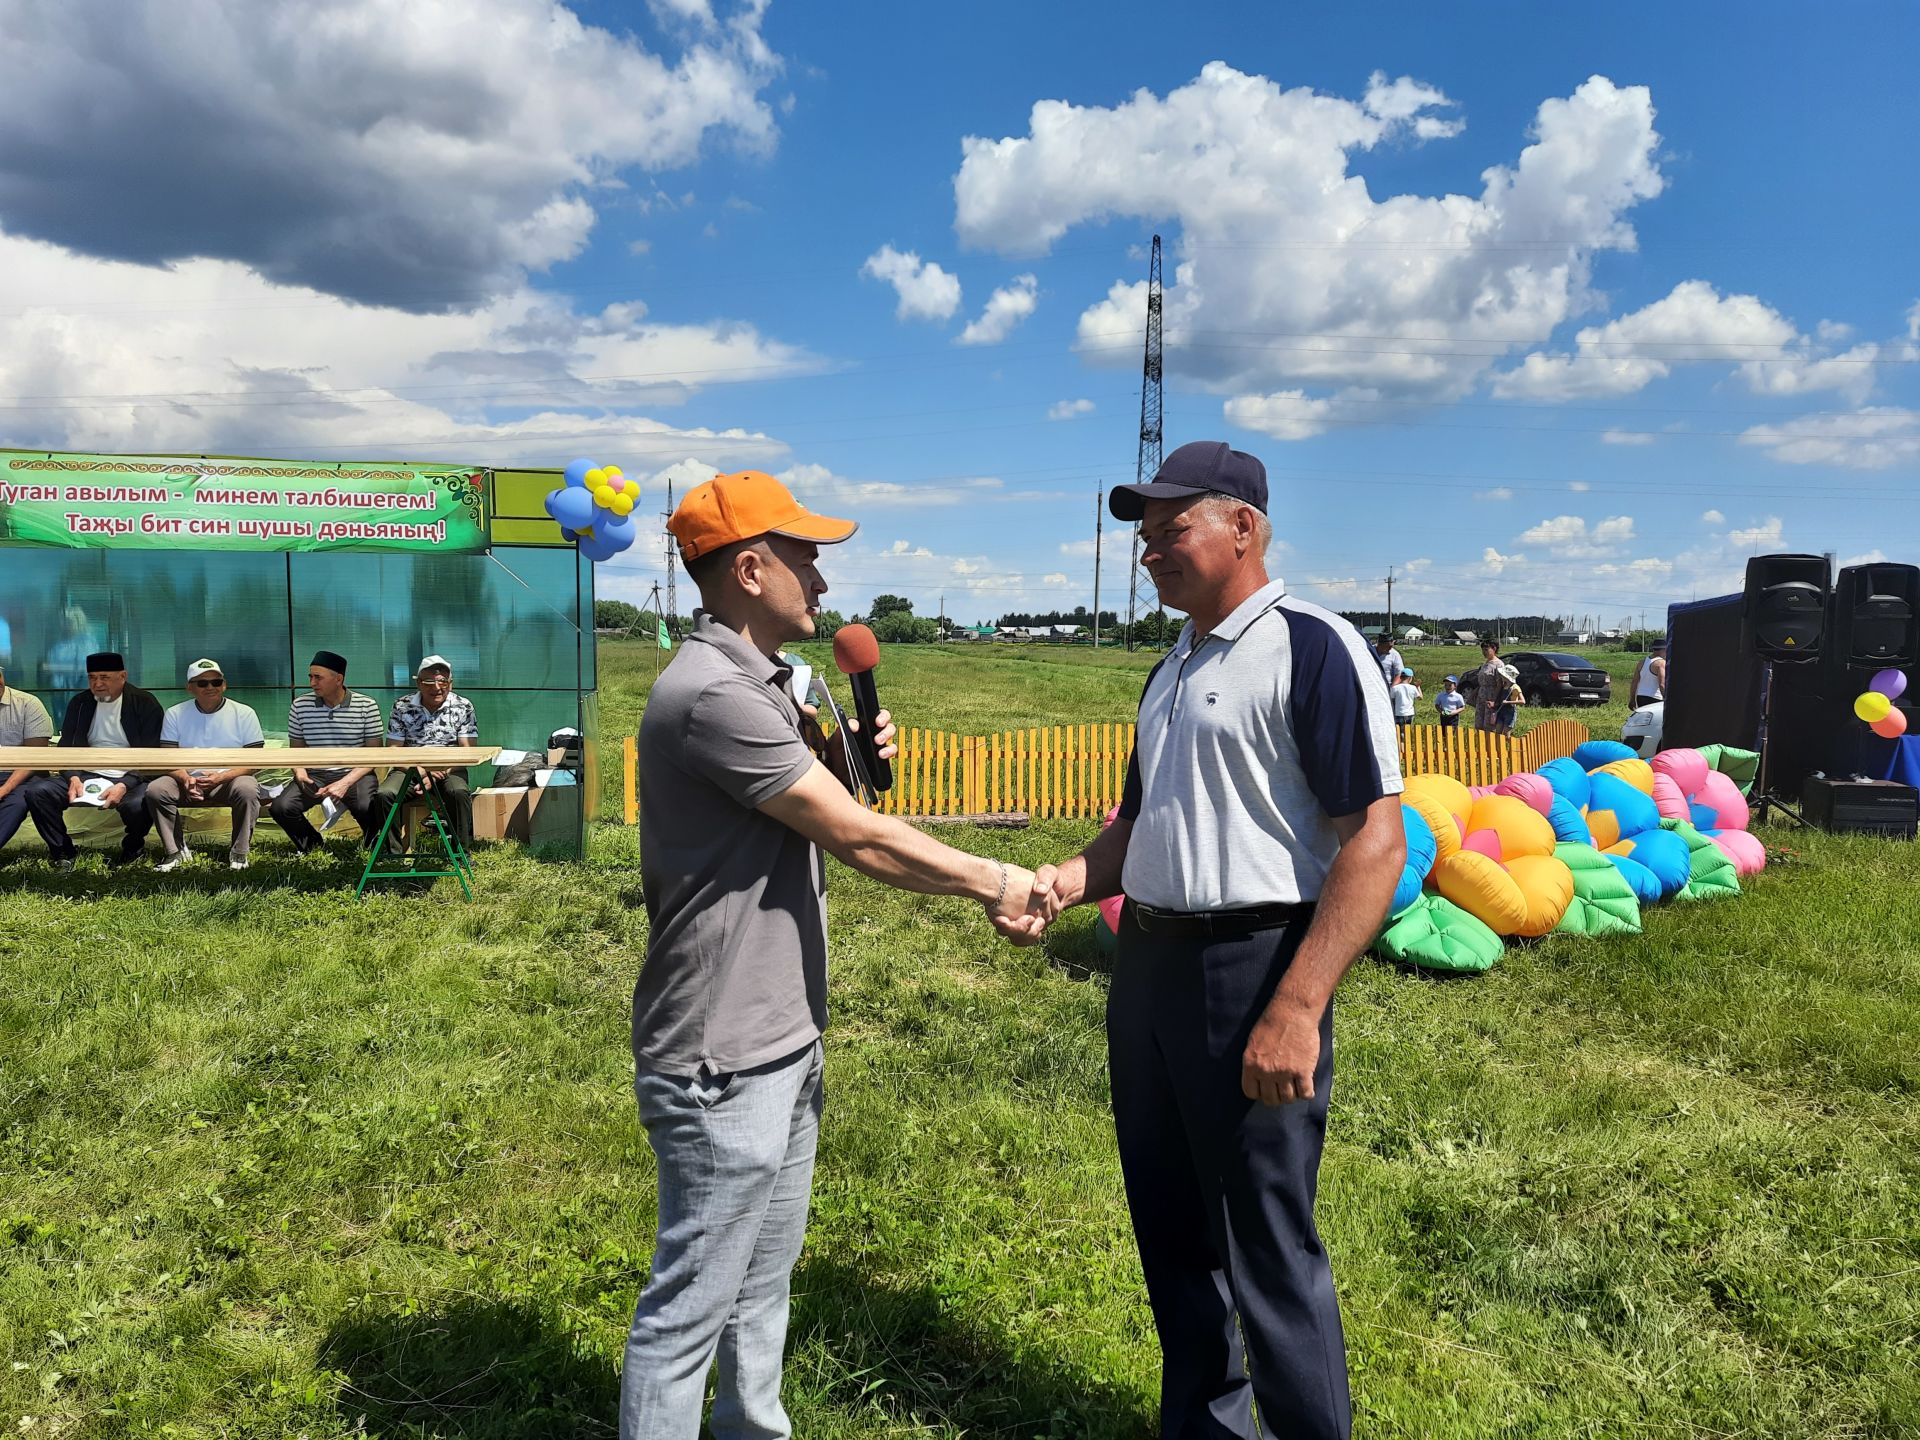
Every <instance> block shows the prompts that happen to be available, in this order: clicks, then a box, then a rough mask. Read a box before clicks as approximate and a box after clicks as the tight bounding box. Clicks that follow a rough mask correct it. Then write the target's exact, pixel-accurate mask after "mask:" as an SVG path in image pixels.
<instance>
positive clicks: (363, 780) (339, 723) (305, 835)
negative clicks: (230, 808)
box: [267, 650, 382, 855]
mask: <svg viewBox="0 0 1920 1440" xmlns="http://www.w3.org/2000/svg"><path fill="white" fill-rule="evenodd" d="M307 683H308V684H309V685H311V686H312V687H313V693H312V694H311V695H302V696H301V697H300V698H299V699H298V700H295V701H294V702H293V708H292V709H290V710H289V711H288V712H287V744H288V745H289V746H291V747H292V748H293V749H295V750H304V749H307V748H308V747H313V748H315V749H325V748H330V747H334V746H354V745H368V746H377V745H379V744H381V743H382V741H381V735H380V707H379V706H378V705H377V704H375V703H374V700H373V697H372V696H370V695H362V694H361V693H360V692H359V691H358V690H349V689H348V688H347V658H346V656H344V655H342V654H341V653H340V652H339V651H337V650H322V651H320V652H319V653H317V654H316V655H315V656H314V657H313V663H312V664H311V665H309V666H308V667H307ZM373 760H374V757H373V756H371V755H370V756H368V757H367V763H366V764H365V765H356V766H354V767H353V768H352V769H351V770H339V769H332V768H329V769H309V768H308V767H307V766H304V765H295V766H294V767H293V783H292V784H290V785H288V786H287V787H286V788H285V789H284V790H282V791H281V792H280V793H279V794H278V795H276V796H274V797H273V803H272V804H271V805H269V806H268V807H267V813H268V814H269V815H271V816H273V818H274V820H275V821H276V822H277V823H278V824H279V826H280V828H281V829H282V830H284V831H286V832H287V838H288V839H290V840H291V841H293V848H294V850H295V852H296V853H298V854H301V855H305V854H307V853H308V852H310V851H312V850H314V849H316V848H318V846H319V844H320V832H319V831H318V830H316V829H314V828H313V825H312V822H310V821H309V820H308V819H307V811H308V810H310V809H312V808H313V807H314V806H315V805H318V804H320V803H321V802H322V801H323V800H331V801H332V802H333V803H334V804H335V805H344V806H346V807H347V809H348V810H349V811H351V812H352V813H353V818H354V819H355V820H356V821H357V822H359V825H360V829H361V831H362V832H363V833H364V834H365V836H366V842H367V844H368V845H371V844H373V837H374V836H375V835H376V834H378V833H379V824H378V822H377V821H375V819H374V817H373Z"/></svg>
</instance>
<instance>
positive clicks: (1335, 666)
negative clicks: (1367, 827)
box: [1120, 580, 1404, 912]
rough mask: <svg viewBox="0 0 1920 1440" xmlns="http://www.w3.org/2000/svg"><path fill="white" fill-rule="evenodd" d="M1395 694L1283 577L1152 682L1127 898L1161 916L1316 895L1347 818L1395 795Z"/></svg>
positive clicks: (1131, 787) (1125, 807) (1132, 788)
mask: <svg viewBox="0 0 1920 1440" xmlns="http://www.w3.org/2000/svg"><path fill="white" fill-rule="evenodd" d="M1403 788H1404V787H1403V786H1402V784H1401V780H1400V758H1399V749H1398V742H1397V741H1396V740H1395V738H1394V730H1393V715H1392V712H1391V709H1390V707H1389V704H1388V700H1387V687H1386V683H1385V681H1384V680H1383V679H1382V677H1381V672H1380V667H1379V665H1378V663H1377V661H1376V659H1375V657H1374V656H1373V655H1372V654H1371V653H1370V652H1369V651H1368V649H1367V644H1366V642H1365V641H1364V640H1362V639H1361V638H1360V633H1359V632H1358V631H1357V630H1355V629H1354V628H1353V626H1351V625H1349V624H1348V623H1347V622H1346V621H1345V620H1342V619H1341V618H1340V617H1339V616H1338V615H1335V614H1333V613H1332V612H1330V611H1327V610H1322V609H1321V608H1320V607H1319V606H1318V605H1311V604H1308V603H1307V602H1306V601H1304V600H1296V599H1294V598H1293V597H1292V596H1290V595H1288V594H1287V593H1286V587H1285V586H1284V585H1283V584H1282V583H1281V582H1280V581H1278V580H1273V581H1270V582H1268V583H1267V584H1266V585H1264V586H1262V587H1261V588H1260V589H1259V590H1257V591H1255V592H1254V593H1253V594H1252V595H1250V596H1249V597H1248V598H1247V599H1246V600H1245V601H1244V602H1243V603H1242V604H1241V605H1240V606H1239V608H1237V609H1236V610H1235V611H1234V612H1233V613H1232V614H1231V615H1229V616H1228V617H1227V618H1226V619H1225V620H1223V621H1221V622H1220V624H1219V626H1218V627H1217V628H1216V629H1215V630H1214V631H1213V633H1212V634H1210V635H1208V636H1207V637H1206V638H1205V639H1204V640H1199V641H1196V640H1195V638H1194V633H1193V622H1192V621H1191V620H1189V621H1188V622H1187V625H1186V628H1185V629H1184V630H1182V631H1181V632H1180V638H1179V640H1178V641H1177V642H1176V643H1175V644H1174V647H1173V649H1172V650H1171V651H1169V652H1168V653H1167V656H1166V658H1165V659H1164V660H1162V661H1161V662H1160V664H1159V665H1157V666H1156V667H1155V668H1154V672H1153V674H1152V675H1151V676H1149V677H1148V680H1147V688H1146V693H1145V694H1144V695H1143V696H1141V699H1140V724H1139V728H1138V731H1137V735H1136V742H1135V749H1134V752H1133V760H1132V763H1131V764H1130V765H1129V767H1128V774H1127V787H1126V794H1125V796H1124V797H1123V798H1122V800H1121V802H1120V814H1121V816H1122V817H1123V818H1125V819H1128V820H1131V821H1133V834H1132V837H1131V838H1130V839H1129V841H1128V844H1127V859H1126V866H1125V869H1124V871H1123V874H1122V888H1123V889H1124V890H1125V891H1126V893H1127V894H1128V895H1129V896H1131V897H1132V898H1133V899H1134V900H1136V901H1138V902H1140V903H1142V904H1145V905H1152V906H1155V907H1157V908H1159V909H1163V910H1181V911H1189V912H1191V911H1201V910H1230V909H1239V908H1242V907H1251V906H1258V905H1274V904H1285V903H1290V902H1296V901H1302V900H1315V899H1318V898H1319V895H1320V887H1321V886H1322V885H1323V884H1324V883H1325V881H1326V878H1327V872H1328V870H1330V869H1332V867H1333V861H1334V857H1335V856H1336V855H1338V854H1339V853H1340V836H1339V834H1338V832H1337V831H1335V829H1334V828H1333V822H1334V820H1336V819H1339V818H1342V817H1345V816H1349V815H1357V814H1358V813H1359V812H1360V811H1362V810H1365V809H1366V808H1367V807H1368V806H1369V805H1371V804H1372V803H1373V802H1374V801H1376V800H1378V799H1380V798H1382V797H1383V796H1387V795H1397V794H1399V793H1400V791H1401V790H1402V789H1403Z"/></svg>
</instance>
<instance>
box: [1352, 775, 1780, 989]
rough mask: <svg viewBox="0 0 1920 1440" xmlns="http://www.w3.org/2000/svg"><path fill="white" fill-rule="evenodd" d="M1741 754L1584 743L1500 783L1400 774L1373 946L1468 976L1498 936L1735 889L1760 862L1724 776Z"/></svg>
mask: <svg viewBox="0 0 1920 1440" xmlns="http://www.w3.org/2000/svg"><path fill="white" fill-rule="evenodd" d="M1747 758H1748V757H1747V756H1746V754H1745V752H1742V751H1736V750H1730V749H1716V750H1714V751H1712V752H1703V751H1699V750H1669V751H1665V752H1662V753H1661V754H1660V755H1659V756H1657V757H1656V758H1655V759H1654V760H1653V761H1652V762H1648V761H1645V760H1641V759H1640V758H1639V757H1638V756H1636V755H1635V754H1634V752H1633V750H1632V749H1631V748H1630V747H1628V746H1626V745H1623V744H1620V743H1618V742H1616V741H1612V740H1593V741H1589V742H1587V743H1586V744H1584V745H1582V746H1580V748H1579V749H1577V750H1575V751H1574V753H1573V754H1572V755H1571V756H1569V757H1567V758H1565V759H1560V760H1553V761H1550V762H1549V763H1547V764H1546V765H1543V766H1542V767H1541V768H1540V770H1539V771H1538V773H1532V772H1527V773H1522V774H1517V775H1509V776H1508V777H1507V778H1506V779H1504V780H1502V781H1501V782H1500V783H1499V784H1498V785H1492V786H1480V787H1475V788H1472V789H1470V788H1468V787H1467V786H1465V785H1462V784H1461V783H1460V782H1459V781H1457V780H1454V779H1452V778H1450V777H1448V776H1445V775H1415V776H1413V777H1411V778H1410V779H1409V780H1408V781H1407V788H1406V793H1405V794H1404V795H1402V796H1401V821H1402V823H1403V824H1404V825H1405V827H1406V833H1407V862H1406V867H1405V869H1404V870H1403V872H1402V874H1401V876H1400V883H1399V885H1398V887H1397V888H1396V890H1395V892H1394V897H1393V910H1392V912H1391V914H1390V916H1389V918H1388V923H1387V926H1386V928H1385V930H1384V931H1383V932H1382V933H1381V935H1380V938H1379V939H1378V940H1377V941H1376V942H1375V947H1374V948H1375V949H1376V950H1378V951H1380V952H1381V953H1382V954H1384V955H1386V956H1387V957H1388V958H1390V959H1393V960H1398V961H1402V962H1404V963H1407V964H1412V965H1416V966H1419V967H1421V968H1425V969H1435V970H1448V971H1473V972H1477V971H1481V970H1485V969H1487V968H1488V967H1489V966H1490V965H1492V964H1493V963H1494V961H1495V960H1496V959H1498V958H1499V955H1500V953H1501V950H1502V949H1503V948H1504V942H1503V940H1502V937H1503V936H1513V935H1522V936H1538V935H1546V934H1549V933H1551V932H1553V931H1556V930H1560V931H1567V932H1570V933H1574V934H1581V935H1607V934H1631V933H1636V932H1638V931H1639V929H1640V907H1641V906H1642V905H1650V904H1654V903H1657V902H1659V901H1662V900H1671V899H1683V900H1697V899H1708V898H1713V897H1716V896H1722V895H1736V894H1738V893H1739V891H1740V877H1741V876H1743V875H1751V874H1754V873H1756V872H1757V871H1758V870H1760V869H1761V868H1762V867H1763V866H1764V865H1765V864H1766V850H1765V848H1764V847H1763V846H1762V845H1761V843H1760V842H1759V840H1758V839H1756V838H1755V837H1754V836H1753V835H1751V834H1750V833H1748V831H1747V822H1748V812H1747V802H1746V797H1745V796H1744V795H1743V794H1742V793H1741V787H1740V785H1739V783H1738V782H1737V781H1736V780H1735V778H1734V775H1735V774H1738V773H1739V772H1740V770H1741V769H1742V768H1743V767H1744V766H1745V764H1746V761H1747Z"/></svg>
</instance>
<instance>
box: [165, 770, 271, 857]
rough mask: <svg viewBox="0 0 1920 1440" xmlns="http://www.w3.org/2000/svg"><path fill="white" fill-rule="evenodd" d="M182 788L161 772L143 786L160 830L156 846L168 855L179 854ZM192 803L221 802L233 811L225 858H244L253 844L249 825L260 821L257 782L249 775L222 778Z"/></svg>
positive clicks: (174, 780)
mask: <svg viewBox="0 0 1920 1440" xmlns="http://www.w3.org/2000/svg"><path fill="white" fill-rule="evenodd" d="M185 790H186V787H185V786H183V785H182V784H181V783H180V782H179V781H178V780H176V779H174V778H173V776H171V775H162V776H161V777H160V778H159V779H158V780H153V781H150V782H149V783H148V785H147V811H148V813H149V814H151V815H152V816H153V824H154V828H155V829H157V830H158V831H159V832H160V848H161V849H163V850H165V851H166V852H167V854H169V855H177V854H179V853H180V802H181V799H182V798H183V796H184V794H185ZM193 803H194V804H196V805H224V806H226V807H227V808H228V809H229V810H231V811H232V812H233V841H232V843H231V844H229V845H228V846H227V858H228V859H229V860H244V859H246V858H247V852H248V851H249V850H251V849H252V847H253V827H254V826H255V825H257V824H258V823H259V822H260V782H259V781H258V780H256V779H255V778H254V777H253V776H251V775H236V776H234V777H233V778H232V779H231V780H222V781H221V782H220V783H219V784H218V785H215V786H214V787H213V788H212V789H211V790H208V791H206V792H205V793H204V794H203V795H202V796H201V798H200V799H198V800H196V801H194V802H193Z"/></svg>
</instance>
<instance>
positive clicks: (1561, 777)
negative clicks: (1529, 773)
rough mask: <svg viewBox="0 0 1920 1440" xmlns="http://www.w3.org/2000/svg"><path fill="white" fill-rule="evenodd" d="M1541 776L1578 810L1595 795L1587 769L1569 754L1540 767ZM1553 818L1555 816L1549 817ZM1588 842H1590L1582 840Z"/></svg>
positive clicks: (1549, 817) (1557, 794)
mask: <svg viewBox="0 0 1920 1440" xmlns="http://www.w3.org/2000/svg"><path fill="white" fill-rule="evenodd" d="M1540 778H1541V779H1542V780H1544V781H1546V782H1547V783H1548V784H1549V785H1551V786H1552V787H1553V793H1554V794H1555V795H1556V796H1559V797H1560V798H1562V799H1564V800H1566V801H1567V802H1568V803H1569V804H1570V805H1572V806H1573V808H1574V809H1576V810H1584V809H1586V808H1587V801H1588V800H1589V799H1590V798H1592V795H1593V783H1592V782H1591V781H1590V780H1588V779H1587V772H1586V769H1585V768H1584V767H1583V766H1581V765H1580V764H1579V763H1577V762H1576V761H1574V760H1573V759H1572V758H1571V757H1569V756H1565V755H1563V756H1561V757H1560V758H1559V759H1558V760H1549V761H1548V762H1547V763H1546V764H1544V765H1542V766H1541V767H1540ZM1547 818H1548V819H1549V820H1551V819H1552V818H1553V817H1552V816H1551V815H1549V816H1548V817H1547ZM1582 843H1588V842H1582Z"/></svg>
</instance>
